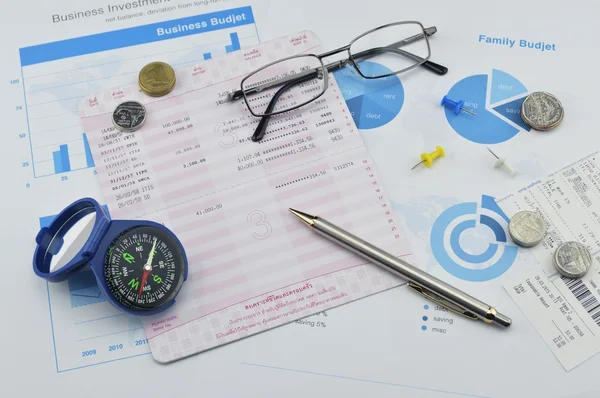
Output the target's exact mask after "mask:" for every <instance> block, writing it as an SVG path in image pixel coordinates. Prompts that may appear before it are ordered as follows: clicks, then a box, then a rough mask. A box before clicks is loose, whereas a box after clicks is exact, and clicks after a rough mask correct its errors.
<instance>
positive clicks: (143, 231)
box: [104, 226, 184, 311]
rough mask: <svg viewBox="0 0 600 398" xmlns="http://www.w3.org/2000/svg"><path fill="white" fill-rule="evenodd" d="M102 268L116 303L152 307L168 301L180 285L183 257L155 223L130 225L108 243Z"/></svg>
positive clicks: (145, 307) (130, 306) (182, 274)
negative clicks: (152, 224)
mask: <svg viewBox="0 0 600 398" xmlns="http://www.w3.org/2000/svg"><path fill="white" fill-rule="evenodd" d="M153 247H154V251H153V252H152V248H153ZM104 271H105V277H106V282H107V284H108V287H109V289H110V292H111V293H112V295H113V296H114V297H115V299H116V300H117V301H118V302H119V303H121V304H123V305H125V306H127V307H128V308H131V309H135V310H142V311H143V310H153V309H156V308H158V307H160V306H162V305H164V304H167V303H169V302H170V301H171V300H172V299H173V298H174V297H175V295H177V293H178V292H179V290H180V289H181V285H182V284H183V276H184V258H183V253H182V251H181V248H180V246H179V244H178V243H177V242H176V240H175V239H173V237H172V236H171V235H170V234H168V233H166V232H165V231H163V230H161V229H159V228H155V227H148V226H143V227H133V228H131V229H128V230H126V231H124V232H123V233H121V234H120V235H119V236H117V237H116V238H115V239H114V240H113V242H112V243H111V246H110V249H109V250H108V253H107V255H106V258H105V263H104Z"/></svg>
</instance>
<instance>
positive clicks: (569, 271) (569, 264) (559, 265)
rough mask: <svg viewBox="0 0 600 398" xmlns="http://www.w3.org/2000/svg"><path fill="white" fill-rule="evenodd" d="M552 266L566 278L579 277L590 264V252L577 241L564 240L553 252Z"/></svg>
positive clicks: (586, 270)
mask: <svg viewBox="0 0 600 398" xmlns="http://www.w3.org/2000/svg"><path fill="white" fill-rule="evenodd" d="M554 266H555V267H556V269H557V271H558V272H559V273H560V274H562V275H564V276H566V277H568V278H581V277H582V276H583V275H585V274H586V272H588V270H589V269H590V268H591V266H592V254H591V253H590V251H589V250H588V249H587V247H585V245H584V244H582V243H579V242H565V243H563V244H562V245H560V246H558V248H557V249H556V252H554Z"/></svg>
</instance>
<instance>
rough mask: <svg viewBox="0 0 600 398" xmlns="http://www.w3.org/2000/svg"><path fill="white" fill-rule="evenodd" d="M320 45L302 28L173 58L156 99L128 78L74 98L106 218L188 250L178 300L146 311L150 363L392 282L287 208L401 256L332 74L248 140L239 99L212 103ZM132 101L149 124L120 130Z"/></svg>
mask: <svg viewBox="0 0 600 398" xmlns="http://www.w3.org/2000/svg"><path fill="white" fill-rule="evenodd" d="M320 51H321V48H320V43H319V39H318V38H317V37H316V36H315V35H314V34H313V33H312V32H308V31H304V32H299V33H297V34H294V35H288V36H284V37H281V38H278V39H275V40H272V41H269V42H266V43H264V44H260V45H257V46H251V47H247V48H245V49H244V50H243V51H240V52H238V53H232V54H230V55H228V56H225V57H220V58H218V59H214V60H209V61H205V62H202V63H198V64H194V65H190V66H188V67H185V68H180V69H178V70H176V76H177V80H178V83H177V87H176V88H175V89H174V90H173V92H171V93H170V94H168V95H166V96H164V97H159V98H155V97H149V96H147V95H145V94H144V93H143V92H141V90H140V88H139V86H138V85H137V84H136V85H128V86H122V87H115V88H112V89H110V90H107V91H103V92H100V93H97V94H94V95H91V96H88V97H86V98H84V99H83V100H82V102H81V103H80V105H81V115H82V120H83V126H84V129H85V131H86V132H87V134H88V139H89V141H90V147H91V150H92V155H93V157H94V160H95V161H96V164H97V166H96V170H97V171H98V178H99V180H100V184H101V187H102V190H103V193H104V196H105V198H106V201H107V205H108V209H109V211H110V212H111V214H112V215H113V217H115V218H122V217H129V218H131V217H136V218H149V219H151V220H154V221H160V222H162V223H164V224H165V225H166V226H168V227H169V228H171V229H172V230H173V232H174V233H175V234H176V235H178V237H179V239H180V240H181V241H182V243H183V245H184V247H185V248H186V251H187V255H188V258H189V262H190V264H189V273H190V279H189V282H188V283H187V285H186V286H185V288H184V289H183V292H182V294H181V297H180V298H178V300H177V304H176V305H175V306H174V307H173V308H172V309H170V310H168V311H166V313H165V314H164V315H163V314H161V315H160V316H157V317H153V318H150V319H144V325H145V330H146V335H147V337H148V339H149V341H150V347H151V348H152V355H153V356H154V358H156V359H157V360H159V361H160V362H168V361H172V360H175V359H179V358H181V357H184V356H188V355H191V354H194V353H196V352H200V351H204V350H206V349H209V348H213V347H215V346H218V345H222V344H225V343H228V342H231V341H234V340H237V339H239V338H242V337H246V336H249V335H252V334H255V333H258V332H261V331H264V330H267V329H270V328H273V327H275V326H279V325H282V324H284V323H289V322H291V321H294V320H296V319H299V318H302V317H305V316H307V315H312V314H314V313H316V312H320V311H323V310H327V309H330V308H332V307H335V306H338V305H340V304H343V303H347V302H349V301H352V300H355V299H358V298H361V297H364V296H366V295H370V294H373V293H377V292H380V291H382V290H386V289H389V288H390V287H393V286H397V285H399V284H400V283H401V281H402V280H401V279H400V278H397V277H395V276H392V275H391V274H389V273H386V272H384V271H381V270H380V269H378V268H377V267H376V266H374V265H372V264H369V263H368V262H367V261H365V260H364V259H362V258H360V257H358V256H356V255H354V254H351V253H350V252H348V251H346V250H344V249H342V248H340V247H338V246H336V245H335V244H334V243H331V242H329V241H327V240H325V239H322V238H320V237H318V236H316V235H315V234H313V233H312V232H311V231H310V230H308V229H307V228H306V226H305V225H303V224H302V223H300V222H298V220H297V219H296V218H295V217H294V216H293V215H292V214H291V213H289V212H288V208H289V207H293V208H297V209H302V210H305V211H307V212H309V213H313V214H318V215H320V216H323V217H325V218H328V219H330V220H336V221H335V222H336V223H338V224H339V225H341V226H343V227H345V228H348V229H351V230H353V231H355V232H356V233H357V234H359V235H361V236H362V237H363V238H364V239H366V240H367V241H370V242H373V243H374V244H376V245H378V246H381V247H382V248H384V249H385V250H387V251H389V252H391V253H392V254H394V255H398V256H408V255H409V254H410V251H409V250H410V249H409V247H408V245H407V240H406V235H405V234H404V232H403V231H402V230H401V227H400V225H399V223H398V220H397V219H396V215H395V214H394V213H393V212H392V210H391V207H390V204H389V201H388V200H387V197H386V196H385V193H384V191H383V187H382V186H381V184H380V183H379V178H378V176H377V172H376V170H375V168H374V166H373V163H372V161H371V159H370V157H369V155H368V153H367V151H366V148H365V147H364V144H363V141H362V138H361V137H360V135H359V133H358V130H357V128H356V126H355V124H354V122H353V120H352V117H351V115H350V113H349V111H348V109H347V105H346V103H345V102H344V100H343V99H342V98H341V95H340V90H339V87H338V86H337V84H336V83H335V79H334V78H333V77H332V79H331V80H330V83H329V88H328V89H327V91H326V92H325V94H324V95H323V96H322V97H320V98H319V99H318V100H317V101H315V102H313V103H311V104H309V105H306V106H305V107H303V108H301V109H298V110H294V111H290V112H287V113H285V114H282V115H280V116H277V117H274V118H273V120H272V121H271V123H270V125H269V127H268V129H267V132H266V136H265V138H264V139H263V140H262V141H260V142H253V141H251V140H249V139H248V137H249V136H250V135H252V130H253V129H255V128H256V125H257V124H258V122H259V119H258V118H255V117H253V116H252V115H251V114H250V112H249V111H248V110H247V109H246V105H245V103H244V102H243V101H238V102H235V103H229V102H226V101H222V99H223V98H224V97H225V96H226V94H227V92H228V91H231V90H235V89H237V88H238V87H239V85H240V81H241V79H243V78H244V77H245V76H246V75H247V74H248V73H250V72H252V71H253V70H254V69H256V68H259V67H261V66H262V65H264V64H266V63H267V62H268V61H269V60H275V59H279V58H284V57H286V56H291V55H299V54H307V53H319V52H320ZM310 83H311V82H310V81H309V82H306V83H304V84H300V85H298V87H297V88H295V89H292V90H289V91H288V92H286V95H285V99H284V101H283V102H282V103H278V106H282V107H285V106H288V105H289V104H293V103H294V101H297V97H298V96H299V95H301V93H302V92H303V90H311V89H313V88H311V85H310ZM271 95H272V93H270V92H265V94H264V95H263V96H262V97H263V98H261V99H262V100H263V101H264V100H267V101H268V99H269V98H270V96H271ZM131 100H133V101H139V102H141V103H142V104H143V105H144V106H145V107H146V110H147V120H146V122H145V124H144V125H143V127H142V128H141V129H140V130H138V131H136V132H135V133H131V134H129V133H121V132H120V131H117V130H115V128H114V127H112V113H113V110H114V108H115V107H116V106H117V105H118V104H119V103H121V102H123V101H131Z"/></svg>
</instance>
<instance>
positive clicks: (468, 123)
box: [444, 75, 520, 144]
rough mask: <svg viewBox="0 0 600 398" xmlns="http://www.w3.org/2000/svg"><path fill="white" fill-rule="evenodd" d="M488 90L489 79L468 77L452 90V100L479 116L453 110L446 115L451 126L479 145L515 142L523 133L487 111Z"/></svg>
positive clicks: (447, 110) (450, 92)
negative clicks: (518, 134)
mask: <svg viewBox="0 0 600 398" xmlns="http://www.w3.org/2000/svg"><path fill="white" fill-rule="evenodd" d="M487 89H488V75H473V76H468V77H465V78H464V79H462V80H460V81H458V82H457V83H456V84H455V85H454V86H453V87H452V88H451V89H450V91H449V92H448V98H451V99H453V100H456V101H458V100H464V101H465V104H464V106H465V108H468V109H472V110H473V111H475V113H477V115H476V116H474V115H470V114H467V113H464V112H461V113H460V114H458V115H457V114H455V113H454V112H453V111H452V110H451V109H449V108H444V111H445V113H446V119H447V120H448V123H449V124H450V126H451V127H452V129H454V131H456V132H457V133H458V134H459V135H460V136H462V137H464V138H466V139H467V140H469V141H472V142H476V143H479V144H497V143H500V142H504V141H507V140H509V139H511V138H512V137H514V136H515V135H517V133H518V132H519V131H520V130H519V129H518V128H516V127H513V126H512V125H510V124H509V123H507V122H506V121H504V120H503V119H501V118H500V117H499V116H498V114H497V113H494V112H490V111H488V110H487V109H486V95H487Z"/></svg>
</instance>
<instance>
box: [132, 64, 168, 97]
mask: <svg viewBox="0 0 600 398" xmlns="http://www.w3.org/2000/svg"><path fill="white" fill-rule="evenodd" d="M138 83H139V85H140V88H141V89H142V91H143V92H145V93H146V94H148V95H150V96H153V97H162V96H163V95H167V94H169V93H170V92H171V90H173V87H175V71H174V70H173V68H172V67H171V65H169V64H166V63H164V62H151V63H149V64H148V65H146V66H144V67H143V68H142V70H141V71H140V74H139V77H138Z"/></svg>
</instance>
